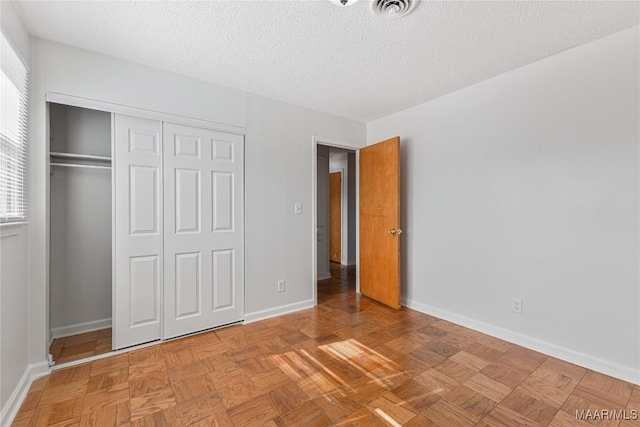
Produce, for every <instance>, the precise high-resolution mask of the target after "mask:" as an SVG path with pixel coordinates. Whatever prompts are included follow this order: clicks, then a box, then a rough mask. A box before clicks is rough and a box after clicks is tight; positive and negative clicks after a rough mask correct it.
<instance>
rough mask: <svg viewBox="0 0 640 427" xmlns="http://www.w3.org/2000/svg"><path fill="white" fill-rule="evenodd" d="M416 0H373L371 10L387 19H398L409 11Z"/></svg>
mask: <svg viewBox="0 0 640 427" xmlns="http://www.w3.org/2000/svg"><path fill="white" fill-rule="evenodd" d="M416 3H418V1H417V0H373V1H372V2H371V10H372V11H373V13H375V14H376V15H379V16H382V17H383V18H387V19H398V18H401V17H403V16H405V15H406V14H407V13H409V12H411V11H412V10H413V9H414V8H415V7H416Z"/></svg>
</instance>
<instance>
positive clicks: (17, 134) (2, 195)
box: [0, 32, 28, 223]
mask: <svg viewBox="0 0 640 427" xmlns="http://www.w3.org/2000/svg"><path fill="white" fill-rule="evenodd" d="M0 34H1V35H2V41H1V45H0V55H1V59H0V71H1V73H2V74H1V75H0V223H6V222H20V221H24V220H26V218H27V193H26V182H25V179H26V155H27V98H28V89H27V87H28V86H27V77H28V71H27V67H26V66H25V64H24V63H23V62H22V60H21V59H20V57H19V56H18V54H17V53H16V51H15V50H14V49H13V47H12V46H11V44H10V43H9V41H8V40H7V39H6V37H5V35H4V34H2V33H1V32H0Z"/></svg>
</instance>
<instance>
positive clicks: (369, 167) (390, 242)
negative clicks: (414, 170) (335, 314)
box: [360, 137, 402, 309]
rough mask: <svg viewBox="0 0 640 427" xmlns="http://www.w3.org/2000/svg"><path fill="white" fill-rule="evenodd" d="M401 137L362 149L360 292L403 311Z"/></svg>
mask: <svg viewBox="0 0 640 427" xmlns="http://www.w3.org/2000/svg"><path fill="white" fill-rule="evenodd" d="M400 233H402V231H401V230H400V138H399V137H395V138H392V139H389V140H386V141H383V142H380V143H378V144H375V145H371V146H368V147H365V148H362V149H360V292H361V293H362V294H363V295H366V296H368V297H370V298H373V299H374V300H376V301H379V302H381V303H383V304H386V305H388V306H390V307H393V308H396V309H397V308H400Z"/></svg>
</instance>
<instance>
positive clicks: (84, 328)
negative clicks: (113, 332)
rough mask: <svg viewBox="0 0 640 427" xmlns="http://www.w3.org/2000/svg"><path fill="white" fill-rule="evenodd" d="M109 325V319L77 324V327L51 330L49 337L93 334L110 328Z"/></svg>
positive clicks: (71, 326) (110, 323)
mask: <svg viewBox="0 0 640 427" xmlns="http://www.w3.org/2000/svg"><path fill="white" fill-rule="evenodd" d="M111 325H112V322H111V319H101V320H94V321H92V322H85V323H78V324H77V325H70V326H62V327H60V328H53V329H52V330H51V336H52V337H53V338H64V337H70V336H72V335H78V334H84V333H86V332H93V331H98V330H100V329H106V328H110V327H111Z"/></svg>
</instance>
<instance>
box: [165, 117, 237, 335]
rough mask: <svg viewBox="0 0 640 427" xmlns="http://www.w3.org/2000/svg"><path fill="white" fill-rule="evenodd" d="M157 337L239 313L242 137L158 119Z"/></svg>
mask: <svg viewBox="0 0 640 427" xmlns="http://www.w3.org/2000/svg"><path fill="white" fill-rule="evenodd" d="M163 141H164V192H165V199H164V200H165V203H164V212H165V222H164V259H165V263H164V277H165V281H164V326H163V338H172V337H176V336H179V335H184V334H188V333H191V332H196V331H199V330H204V329H208V328H212V327H216V326H221V325H225V324H228V323H233V322H237V321H240V320H242V319H243V316H244V276H243V272H244V268H243V263H244V255H243V252H244V251H243V241H244V236H243V233H244V227H243V223H244V213H243V209H244V194H243V189H244V183H243V179H244V170H243V165H244V160H243V155H244V138H243V137H242V136H240V135H232V134H226V133H222V132H215V131H212V130H206V129H200V128H193V127H188V126H182V125H176V124H171V123H164V126H163Z"/></svg>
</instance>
